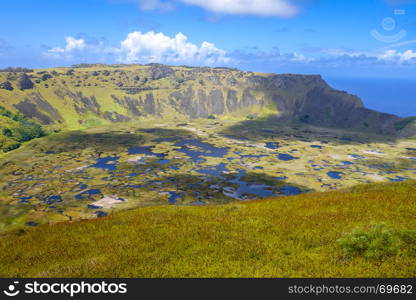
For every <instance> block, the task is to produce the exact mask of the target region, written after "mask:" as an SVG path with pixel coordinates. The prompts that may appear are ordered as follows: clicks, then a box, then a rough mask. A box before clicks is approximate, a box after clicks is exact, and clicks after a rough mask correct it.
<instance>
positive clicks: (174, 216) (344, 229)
mask: <svg viewBox="0 0 416 300" xmlns="http://www.w3.org/2000/svg"><path fill="white" fill-rule="evenodd" d="M415 191H416V182H413V181H409V182H403V183H393V184H377V185H369V186H361V187H358V188H354V189H352V190H350V191H337V192H327V193H311V194H304V195H299V196H294V197H283V198H271V199H266V200H260V201H251V202H241V203H232V204H227V205H218V206H206V207H190V206H189V207H180V206H158V207H148V208H143V209H136V210H130V211H123V212H118V213H115V214H113V215H111V216H109V217H105V218H101V219H97V220H88V221H81V222H74V223H61V224H56V225H50V226H49V225H45V226H39V227H38V228H34V229H29V230H24V231H22V230H20V231H14V232H8V233H6V234H4V235H3V236H2V237H1V239H0V241H1V243H0V276H1V277H19V276H24V277H415V276H416V247H415V243H414V242H415V240H414V232H415V231H414V230H415V229H416V218H415V215H416V193H415ZM381 223H383V224H385V225H384V226H380V225H377V226H374V225H371V224H381ZM356 228H361V229H360V230H358V231H357V230H355V229H356ZM346 254H348V255H347V256H346Z"/></svg>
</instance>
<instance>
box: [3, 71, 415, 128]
mask: <svg viewBox="0 0 416 300" xmlns="http://www.w3.org/2000/svg"><path fill="white" fill-rule="evenodd" d="M18 71H20V70H13V69H9V70H7V72H1V73H0V84H1V85H0V105H2V106H4V107H6V108H8V109H10V110H12V111H16V112H20V113H22V114H24V115H26V116H27V117H29V118H31V119H33V120H36V121H37V122H39V123H41V124H43V125H47V126H53V127H57V128H69V129H74V128H78V127H88V126H96V125H100V124H107V123H112V122H132V121H137V120H140V119H141V118H169V119H172V118H174V119H189V118H207V117H236V118H245V117H247V116H250V117H256V116H264V115H265V114H269V115H270V114H271V115H275V116H277V117H278V118H280V119H281V120H284V121H296V122H303V123H308V124H314V125H320V126H329V127H339V128H348V129H357V130H365V131H369V132H374V133H380V134H400V133H403V132H405V133H406V135H413V134H414V132H413V131H414V130H412V129H409V128H414V126H413V125H412V124H411V123H412V122H408V123H409V124H405V125H406V126H397V124H398V123H400V122H402V123H403V119H401V118H399V117H397V116H394V115H390V114H386V113H380V112H376V111H372V110H369V109H366V108H365V107H364V106H363V104H362V102H361V100H360V99H359V98H358V97H356V96H353V95H350V94H348V93H346V92H343V91H337V90H334V89H333V88H331V87H330V86H329V85H328V84H327V83H326V82H325V81H324V80H323V79H322V78H321V77H320V76H318V75H310V76H307V75H294V74H279V75H277V74H260V73H253V72H242V71H239V70H235V69H228V68H193V67H186V66H182V67H169V66H165V65H158V64H150V65H111V66H108V65H82V66H78V67H75V68H56V69H47V70H25V72H24V73H22V72H21V71H20V72H18ZM22 81H24V83H25V84H24V86H22ZM399 127H403V128H399Z"/></svg>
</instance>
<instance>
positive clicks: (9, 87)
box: [0, 81, 13, 91]
mask: <svg viewBox="0 0 416 300" xmlns="http://www.w3.org/2000/svg"><path fill="white" fill-rule="evenodd" d="M0 89H3V90H8V91H13V86H12V84H11V83H10V81H5V82H2V83H0Z"/></svg>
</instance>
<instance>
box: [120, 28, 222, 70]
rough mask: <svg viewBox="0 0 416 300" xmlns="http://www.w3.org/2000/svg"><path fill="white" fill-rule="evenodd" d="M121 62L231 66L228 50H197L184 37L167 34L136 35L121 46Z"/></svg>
mask: <svg viewBox="0 0 416 300" xmlns="http://www.w3.org/2000/svg"><path fill="white" fill-rule="evenodd" d="M117 52H118V54H119V56H118V61H120V62H124V63H147V62H159V63H174V64H178V63H181V64H195V65H221V64H225V63H227V62H229V60H230V59H229V58H228V57H227V55H226V52H225V51H224V50H221V49H219V48H217V47H215V45H214V44H212V43H209V42H203V43H202V44H201V46H197V45H195V44H192V43H190V42H188V40H187V37H186V36H185V35H184V34H183V33H178V34H177V35H176V36H175V37H172V38H171V37H169V36H166V35H164V34H163V33H154V32H153V31H149V32H147V33H141V32H132V33H129V34H128V36H127V38H126V39H125V40H124V41H122V42H121V45H120V48H119V49H118V51H117Z"/></svg>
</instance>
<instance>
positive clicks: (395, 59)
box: [322, 49, 416, 64]
mask: <svg viewBox="0 0 416 300" xmlns="http://www.w3.org/2000/svg"><path fill="white" fill-rule="evenodd" d="M322 52H323V53H325V54H328V55H330V56H335V57H341V58H351V59H355V60H360V61H366V60H367V61H379V62H386V63H396V64H406V63H416V52H414V51H413V50H411V49H409V50H405V51H403V52H399V51H397V50H386V51H384V52H365V51H348V50H343V49H324V50H323V51H322Z"/></svg>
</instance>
